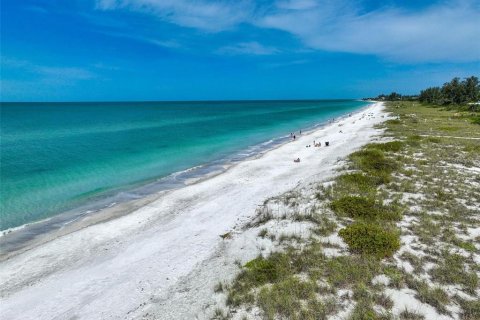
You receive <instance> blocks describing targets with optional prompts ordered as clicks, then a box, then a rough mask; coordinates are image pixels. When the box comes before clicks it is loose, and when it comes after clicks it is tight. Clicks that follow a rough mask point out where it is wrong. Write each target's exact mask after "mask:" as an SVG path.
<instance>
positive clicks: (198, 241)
mask: <svg viewBox="0 0 480 320" xmlns="http://www.w3.org/2000/svg"><path fill="white" fill-rule="evenodd" d="M382 110H383V105H382V103H376V104H372V105H369V106H367V107H365V108H362V109H360V110H359V111H358V112H356V113H353V115H352V116H351V117H346V118H343V119H341V120H339V121H338V122H335V123H333V124H329V125H327V126H325V127H321V128H318V129H316V130H313V131H312V132H309V133H304V134H302V136H300V137H299V138H298V139H297V140H296V141H293V142H291V143H290V142H289V143H285V144H282V145H280V146H278V147H277V148H275V149H272V150H269V151H268V152H265V153H264V154H262V155H261V156H259V157H258V158H255V159H248V160H245V161H241V162H239V163H238V164H235V165H234V166H232V167H230V168H229V169H227V170H226V171H225V172H223V173H222V174H218V175H216V176H214V177H212V178H208V179H206V180H202V181H198V182H196V183H193V184H191V185H188V186H186V187H183V188H180V189H174V190H171V191H168V192H165V193H164V194H162V195H158V197H157V198H156V199H152V201H146V202H145V203H142V204H141V205H139V206H138V207H135V208H132V211H133V212H131V213H130V214H128V215H119V216H118V217H116V216H115V218H113V217H114V215H115V209H112V211H113V212H112V213H113V216H112V218H111V219H107V220H105V221H101V222H97V223H94V224H88V225H85V226H83V227H82V228H79V229H77V231H75V232H71V233H66V234H63V235H60V236H59V237H56V238H53V239H49V240H48V241H45V242H43V244H41V245H38V246H33V247H32V248H28V249H25V250H23V251H22V252H19V253H17V254H15V255H11V256H9V257H8V258H6V259H5V260H4V261H3V262H2V266H1V268H0V274H1V275H2V277H1V279H2V289H1V293H0V296H1V297H2V300H3V303H2V304H3V305H4V310H5V311H4V312H6V314H7V315H8V314H9V312H10V314H12V315H13V312H15V310H29V309H28V307H30V308H31V309H30V311H28V312H25V314H24V317H23V318H24V319H38V318H40V319H49V318H53V317H55V316H58V315H59V314H62V313H64V312H68V313H69V314H70V315H72V316H73V315H75V314H76V315H77V316H79V317H80V318H85V319H96V318H102V312H108V310H110V312H111V316H113V317H120V316H124V315H125V314H129V313H131V312H134V313H138V310H143V309H144V306H146V305H148V306H149V305H150V304H151V303H154V301H155V299H156V298H158V297H159V296H162V295H165V294H166V293H168V292H169V291H168V290H169V288H172V287H173V286H174V285H175V284H177V282H178V281H180V280H181V279H182V277H185V276H187V275H188V274H189V273H190V272H191V271H192V270H193V269H194V268H195V267H196V266H198V265H199V264H202V262H204V261H206V259H208V257H210V255H211V254H212V253H213V252H214V249H215V248H216V247H217V246H218V245H219V243H221V242H220V241H221V239H220V237H219V235H221V234H225V232H230V231H231V230H232V228H233V227H234V225H237V224H238V223H241V222H242V221H247V220H248V219H249V218H251V216H252V214H253V213H254V211H255V208H256V207H257V206H258V205H259V204H261V203H262V201H263V200H265V198H268V197H271V196H275V195H278V194H281V193H283V192H286V191H288V190H291V189H292V188H293V187H295V186H296V185H298V184H299V183H300V182H301V183H305V182H306V181H309V180H312V179H317V180H318V179H319V178H320V179H322V178H324V177H326V176H331V175H333V174H334V172H333V171H334V169H335V166H336V162H337V161H338V158H341V157H343V156H346V155H348V154H349V153H350V152H352V151H353V150H355V149H356V148H358V147H360V146H361V145H363V144H365V143H368V142H369V141H370V139H371V138H372V137H373V136H374V135H375V134H376V132H377V130H376V129H373V126H374V125H375V124H377V123H380V122H382V121H383V120H382V119H381V118H380V117H381V116H384V115H385V114H384V113H383V111H382ZM367 111H368V112H372V113H374V115H375V116H372V117H367V119H365V118H364V117H363V116H361V112H367ZM351 120H353V123H352V121H351ZM339 127H342V128H341V129H339ZM339 131H345V132H342V133H340V132H339ZM319 138H322V140H321V141H322V147H321V148H318V149H317V148H314V147H311V148H305V145H306V144H312V141H313V140H315V139H317V141H318V139H319ZM326 139H328V140H326ZM324 141H330V143H331V145H330V147H328V148H326V147H325V146H324V145H323V143H324ZM297 157H300V158H301V159H302V161H301V163H298V164H296V163H293V159H295V158H297ZM293 168H295V169H293ZM292 169H293V170H292ZM144 200H145V199H144ZM116 214H118V212H116ZM219 217H221V218H222V219H218V218H219ZM86 219H87V220H88V218H86ZM90 219H92V218H91V217H90ZM90 222H92V221H90ZM69 283H73V284H75V285H74V286H71V285H69ZM59 287H61V288H62V289H61V290H58V288H59ZM44 294H45V295H47V296H49V298H51V299H49V301H48V302H45V301H42V300H43V299H42V297H43V295H44ZM105 296H108V297H109V299H108V302H106V301H105V298H103V299H102V297H105ZM145 301H146V302H145ZM143 303H145V304H143ZM142 304H143V305H142ZM139 305H141V306H142V307H141V308H139V307H138V306H139Z"/></svg>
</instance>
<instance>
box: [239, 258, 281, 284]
mask: <svg viewBox="0 0 480 320" xmlns="http://www.w3.org/2000/svg"><path fill="white" fill-rule="evenodd" d="M275 260H278V259H271V257H270V259H264V258H263V257H259V258H256V259H253V260H251V261H249V262H247V263H246V264H245V268H246V269H247V274H248V277H249V278H250V280H253V281H254V282H256V283H257V284H263V283H266V282H272V281H275V280H277V279H278V277H279V270H278V267H279V265H277V264H276V263H275V262H278V261H275Z"/></svg>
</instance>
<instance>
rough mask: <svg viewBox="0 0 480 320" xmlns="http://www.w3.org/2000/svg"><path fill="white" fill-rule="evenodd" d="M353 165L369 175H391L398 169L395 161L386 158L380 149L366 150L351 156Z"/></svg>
mask: <svg viewBox="0 0 480 320" xmlns="http://www.w3.org/2000/svg"><path fill="white" fill-rule="evenodd" d="M350 159H351V160H352V161H353V163H354V164H355V165H356V166H357V167H358V168H359V169H360V170H363V171H366V172H368V173H369V174H376V173H381V174H390V173H391V172H392V171H393V170H395V169H397V168H398V165H397V163H396V162H395V161H393V160H391V159H387V158H385V155H384V153H383V152H382V151H381V150H378V149H364V150H360V151H357V152H354V153H352V154H351V155H350Z"/></svg>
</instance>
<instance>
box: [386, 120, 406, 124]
mask: <svg viewBox="0 0 480 320" xmlns="http://www.w3.org/2000/svg"><path fill="white" fill-rule="evenodd" d="M385 123H386V124H402V122H401V121H400V120H398V119H390V120H387V121H385Z"/></svg>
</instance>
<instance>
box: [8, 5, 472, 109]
mask: <svg viewBox="0 0 480 320" xmlns="http://www.w3.org/2000/svg"><path fill="white" fill-rule="evenodd" d="M470 75H476V76H479V75H480V2H479V1H474V0H453V1H413V0H407V1H392V0H390V1H389V0H387V1H374V0H371V1H367V0H364V1H362V0H357V1H353V0H318V1H315V0H292V1H288V0H279V1H268V0H260V1H250V0H235V1H205V0H195V1H193V0H63V1H50V0H2V8H1V87H0V89H1V99H2V101H92V100H93V101H95V100H96V101H103V100H116V101H119V100H210V99H212V100H222V99H310V98H357V97H363V96H371V95H376V94H378V93H381V92H390V91H392V90H396V91H399V92H402V93H407V94H409V93H416V92H417V91H418V90H419V89H421V88H424V87H425V86H429V85H441V84H442V83H443V82H445V81H447V80H449V79H450V78H452V77H454V76H459V77H466V76H470Z"/></svg>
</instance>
